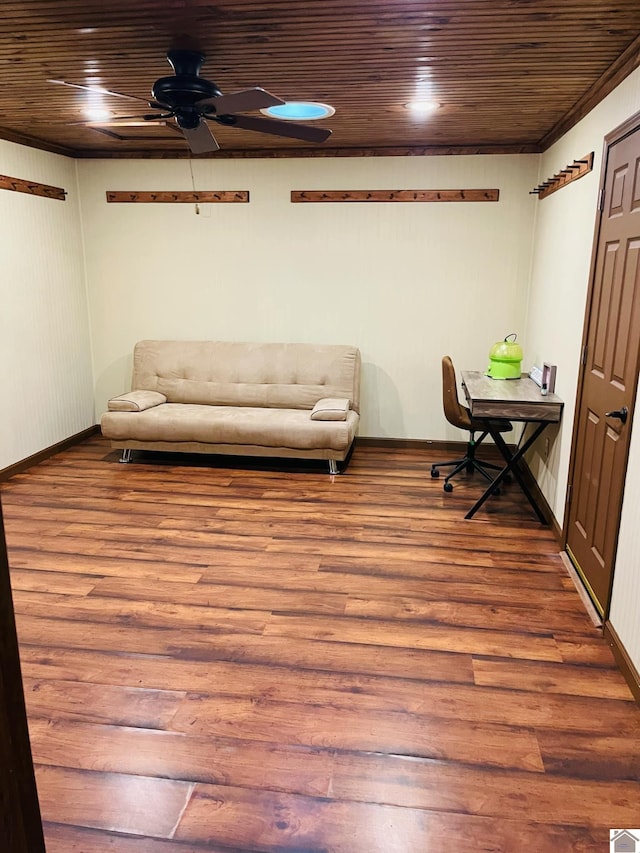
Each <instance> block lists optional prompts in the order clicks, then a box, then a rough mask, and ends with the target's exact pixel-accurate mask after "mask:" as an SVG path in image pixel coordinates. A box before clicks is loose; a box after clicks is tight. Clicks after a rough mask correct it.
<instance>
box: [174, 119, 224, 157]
mask: <svg viewBox="0 0 640 853" xmlns="http://www.w3.org/2000/svg"><path fill="white" fill-rule="evenodd" d="M180 130H181V131H182V132H183V134H184V136H185V139H186V140H187V142H188V143H189V148H190V149H191V150H192V151H193V153H194V154H206V153H207V152H208V151H217V150H218V148H220V146H219V145H218V143H217V141H216V138H215V136H214V135H213V133H211V128H210V127H209V125H208V124H207V123H206V121H201V122H200V124H199V125H198V126H197V127H193V128H189V127H181V128H180Z"/></svg>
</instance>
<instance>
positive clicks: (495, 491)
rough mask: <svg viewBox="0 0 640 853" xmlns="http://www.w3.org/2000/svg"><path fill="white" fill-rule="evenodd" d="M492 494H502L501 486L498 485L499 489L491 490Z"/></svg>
mask: <svg viewBox="0 0 640 853" xmlns="http://www.w3.org/2000/svg"><path fill="white" fill-rule="evenodd" d="M491 494H492V495H499V494H500V486H498V488H497V489H494V490H493V491H492V492H491Z"/></svg>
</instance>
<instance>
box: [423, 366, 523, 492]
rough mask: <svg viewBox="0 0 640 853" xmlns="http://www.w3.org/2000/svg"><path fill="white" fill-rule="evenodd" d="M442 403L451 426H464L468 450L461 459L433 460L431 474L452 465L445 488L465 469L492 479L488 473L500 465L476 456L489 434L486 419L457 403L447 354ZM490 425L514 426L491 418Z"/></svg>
mask: <svg viewBox="0 0 640 853" xmlns="http://www.w3.org/2000/svg"><path fill="white" fill-rule="evenodd" d="M442 404H443V407H444V414H445V417H446V419H447V420H448V421H449V423H450V424H452V425H453V426H455V427H458V428H459V429H464V430H467V432H468V433H469V441H468V443H467V452H466V454H465V455H464V456H463V457H462V458H461V459H453V460H451V461H450V462H437V463H435V464H433V465H432V466H431V476H432V477H439V476H440V468H450V467H453V471H452V472H451V473H450V474H448V475H447V477H446V478H445V481H444V484H443V488H444V490H445V492H452V491H453V485H452V484H451V483H450V482H449V481H450V480H451V479H452V477H455V476H456V474H459V473H460V471H466V472H467V473H469V474H473V472H474V471H478V472H479V473H480V474H482V476H483V477H484V478H485V479H486V480H488V481H489V482H491V481H492V480H493V477H492V476H491V474H490V473H489V470H494V471H500V470H501V469H502V467H503V466H502V465H494V464H493V463H492V462H485V461H480V460H479V459H477V458H476V449H477V448H478V447H479V445H480V444H482V442H483V441H484V440H485V438H486V437H487V436H488V435H489V428H488V421H487V420H485V419H482V418H473V417H472V416H471V412H470V411H469V409H468V408H467V407H466V406H462V405H461V404H460V401H459V400H458V383H457V381H456V371H455V369H454V366H453V362H452V361H451V358H450V357H449V356H448V355H445V356H444V358H443V359H442ZM491 426H492V428H493V429H497V430H498V431H499V432H509V431H510V430H511V429H513V427H512V425H511V424H510V423H509V421H492V422H491ZM477 432H479V433H480V438H478V439H476V438H475V434H476V433H477Z"/></svg>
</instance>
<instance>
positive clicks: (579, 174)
mask: <svg viewBox="0 0 640 853" xmlns="http://www.w3.org/2000/svg"><path fill="white" fill-rule="evenodd" d="M591 171H593V151H592V152H591V153H590V154H585V156H584V157H581V158H580V159H579V160H574V161H573V163H569V165H568V166H565V168H564V169H560V171H559V172H556V174H555V175H553V176H552V177H550V178H547V180H546V181H543V182H542V183H541V184H538V186H537V187H534V188H533V189H532V190H531V192H530V193H529V195H537V196H538V199H542V198H546V197H547V196H548V195H551V194H552V193H555V192H557V191H558V190H561V189H562V188H563V187H566V186H567V185H568V184H572V183H573V182H574V181H577V180H578V178H583V177H584V176H585V175H588V174H589V172H591Z"/></svg>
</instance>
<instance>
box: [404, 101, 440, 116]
mask: <svg viewBox="0 0 640 853" xmlns="http://www.w3.org/2000/svg"><path fill="white" fill-rule="evenodd" d="M405 107H406V108H407V109H408V110H411V112H413V113H432V112H433V111H434V110H437V109H438V108H439V107H440V104H439V103H438V102H437V101H409V103H408V104H405Z"/></svg>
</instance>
